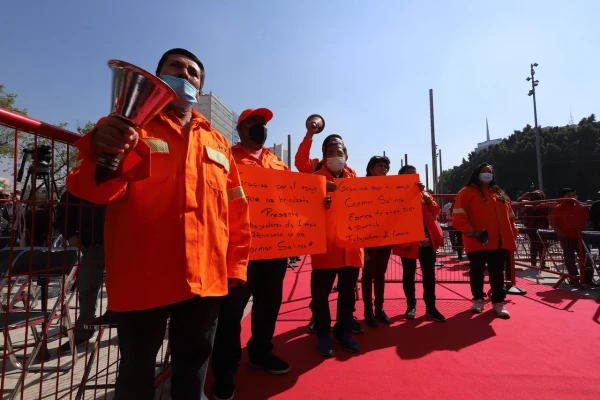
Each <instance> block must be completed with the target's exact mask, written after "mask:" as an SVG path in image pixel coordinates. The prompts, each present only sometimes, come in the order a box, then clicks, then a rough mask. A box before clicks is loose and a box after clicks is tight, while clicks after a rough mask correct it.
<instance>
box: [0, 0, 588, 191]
mask: <svg viewBox="0 0 600 400" xmlns="http://www.w3.org/2000/svg"><path fill="white" fill-rule="evenodd" d="M3 3H4V4H3V5H2V13H1V14H0V26H2V28H3V29H2V31H3V34H2V37H1V38H0V54H1V55H2V62H0V83H2V84H4V85H5V86H6V89H7V90H8V91H10V92H15V93H17V94H18V99H17V106H18V107H22V108H27V109H28V111H29V114H30V115H31V116H32V117H34V118H38V119H41V120H43V121H46V122H49V123H58V122H62V121H65V122H69V123H70V128H71V129H74V128H75V124H76V123H77V121H80V122H85V121H87V120H92V121H95V120H97V119H98V118H100V117H101V116H103V115H105V114H107V113H108V112H109V94H110V93H109V91H110V79H111V75H110V71H109V69H108V67H107V65H106V62H107V61H108V60H109V59H113V58H116V59H122V60H125V61H128V62H131V63H134V64H136V65H139V66H141V67H142V68H145V69H147V70H150V71H154V70H155V67H156V63H157V61H158V59H159V58H160V56H161V55H162V53H163V52H164V51H166V50H168V49H170V48H173V47H184V48H187V49H189V50H190V51H192V52H194V53H195V54H196V55H197V56H198V57H199V58H200V59H201V60H202V61H203V63H204V65H205V67H206V74H207V78H206V84H205V88H204V91H205V92H209V91H212V92H214V93H215V94H217V96H218V97H219V98H220V99H221V100H222V101H223V102H224V103H225V104H227V105H228V106H229V107H230V108H232V109H233V110H234V111H236V112H238V113H239V112H241V111H242V110H243V109H245V108H255V107H268V108H270V109H271V110H273V112H274V114H275V117H274V119H273V120H272V122H271V123H269V138H268V144H269V145H271V144H272V143H274V142H277V143H281V142H284V143H287V135H288V134H291V135H292V151H293V154H295V150H296V148H297V146H298V144H299V143H300V141H301V140H302V137H303V136H304V132H305V129H304V121H305V119H306V117H307V116H308V115H310V114H312V113H319V114H321V115H323V116H324V117H325V119H326V121H327V127H326V130H325V132H324V133H326V134H327V133H329V134H330V133H339V134H341V135H342V136H343V137H344V139H345V142H346V145H347V147H348V151H349V156H350V158H349V160H348V164H349V165H350V166H352V167H353V168H355V169H356V170H358V171H359V172H360V173H364V169H365V166H366V163H367V162H368V160H369V158H370V157H371V156H372V155H375V154H382V153H383V151H386V154H387V155H388V156H389V157H390V158H391V159H392V171H397V170H398V169H399V167H400V159H401V158H402V157H403V156H404V154H405V153H407V154H408V160H409V163H410V164H414V165H416V166H417V168H418V169H419V170H420V171H421V172H424V168H425V167H424V166H425V163H429V164H431V147H430V146H431V139H430V120H429V99H428V91H429V89H430V88H431V89H433V90H434V97H435V99H434V100H435V123H436V135H437V144H438V146H439V147H440V148H441V149H442V153H443V164H444V168H448V167H451V166H453V165H456V164H458V163H460V161H461V159H462V158H463V157H466V156H467V154H468V153H469V152H470V151H472V150H473V148H474V147H475V146H476V145H477V142H481V141H483V140H485V119H486V117H487V118H488V119H489V124H490V133H491V136H492V138H498V137H506V136H508V135H510V134H511V133H512V132H513V131H514V130H515V129H522V128H523V127H524V126H525V125H526V124H528V123H529V124H532V125H533V109H532V102H531V97H528V96H527V91H528V90H529V86H528V82H526V81H525V78H526V77H527V76H528V73H529V64H530V63H532V62H537V63H538V64H539V67H538V68H537V75H536V78H537V79H539V80H540V86H539V87H538V117H539V122H540V125H542V126H548V125H564V124H566V123H567V122H568V119H569V112H570V110H572V112H573V118H574V119H575V121H576V122H578V121H579V120H580V119H581V118H583V117H585V116H588V115H589V114H591V113H592V112H598V111H600V110H598V108H597V105H598V99H599V97H598V87H599V84H600V74H599V72H598V71H600V68H599V67H600V52H599V51H598V39H600V28H599V27H598V22H597V17H598V15H600V2H598V1H594V0H590V1H583V0H582V1H577V0H573V1H570V2H558V1H533V0H529V1H527V2H520V1H503V2H497V1H494V2H492V1H466V0H465V1H428V2H416V1H377V0H373V1H370V2H368V1H353V0H344V1H342V0H330V1H321V2H317V1H286V0H280V1H274V0H265V1H255V2H248V1H233V0H220V1H217V0H212V1H206V0H205V1H199V0H196V1H192V0H181V1H179V2H171V3H170V4H169V3H167V2H157V1H150V0H146V1H142V0H127V1H125V0H120V1H113V0H104V1H81V0H78V1H75V0H62V1H54V2H42V1H38V2H26V1H12V2H3ZM322 139H323V135H321V137H318V138H317V143H316V144H317V145H316V146H313V156H315V157H318V156H319V151H320V143H321V141H322ZM430 168H431V166H430ZM423 180H424V179H423Z"/></svg>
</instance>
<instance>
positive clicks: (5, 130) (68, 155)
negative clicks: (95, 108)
mask: <svg viewBox="0 0 600 400" xmlns="http://www.w3.org/2000/svg"><path fill="white" fill-rule="evenodd" d="M16 99H17V95H16V94H15V93H11V92H6V91H5V89H4V85H0V107H3V108H6V109H8V110H11V111H16V112H18V113H21V114H24V115H27V110H26V109H19V108H17V107H15V101H16ZM67 125H68V124H67V123H64V122H63V123H59V124H57V126H58V127H60V128H66V127H67ZM93 127H94V124H93V123H92V122H91V121H88V122H86V123H85V124H83V125H81V124H79V123H78V124H77V127H76V129H77V132H78V133H79V134H80V135H85V134H86V133H88V132H89V131H90V130H91V129H92V128H93ZM42 145H49V146H50V147H51V148H52V158H53V161H54V169H53V173H54V175H53V176H54V180H55V182H56V184H57V186H59V187H60V186H62V185H63V183H64V179H65V178H66V176H67V174H68V171H70V170H71V169H72V168H73V167H74V164H75V160H76V159H77V149H76V148H75V147H74V146H72V145H70V144H67V143H62V142H58V141H53V140H52V139H50V138H46V137H41V136H37V137H36V135H32V134H29V133H24V132H19V135H18V153H17V156H18V157H19V158H22V157H23V155H24V154H25V150H26V149H27V150H31V149H33V148H35V147H37V148H39V146H42ZM14 158H15V130H14V129H13V128H9V127H5V126H0V166H2V169H3V171H4V172H5V173H8V175H9V176H11V178H9V182H10V183H12V181H14V178H15V174H16V173H17V172H18V171H14ZM31 158H32V157H29V165H30V163H31ZM17 161H18V164H19V166H20V163H21V160H17ZM21 184H23V182H21ZM23 195H25V194H23Z"/></svg>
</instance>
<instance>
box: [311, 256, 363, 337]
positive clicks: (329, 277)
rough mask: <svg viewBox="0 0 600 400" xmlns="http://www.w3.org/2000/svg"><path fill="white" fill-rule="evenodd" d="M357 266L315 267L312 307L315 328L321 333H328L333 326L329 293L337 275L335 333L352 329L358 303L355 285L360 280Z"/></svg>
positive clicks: (312, 283)
mask: <svg viewBox="0 0 600 400" xmlns="http://www.w3.org/2000/svg"><path fill="white" fill-rule="evenodd" d="M359 269H360V268H357V267H343V268H332V269H313V270H312V273H311V276H310V292H311V296H312V302H311V305H310V307H311V309H312V312H313V319H314V321H315V329H316V331H317V334H319V335H327V334H328V332H329V330H330V328H331V313H330V312H329V293H331V289H332V288H333V282H334V281H335V277H336V276H337V281H338V284H337V287H338V299H337V316H336V320H337V321H336V323H335V326H334V327H333V331H334V333H341V332H344V331H350V324H351V322H352V312H353V311H354V305H355V303H356V296H355V293H354V285H355V284H356V281H357V280H358V274H359Z"/></svg>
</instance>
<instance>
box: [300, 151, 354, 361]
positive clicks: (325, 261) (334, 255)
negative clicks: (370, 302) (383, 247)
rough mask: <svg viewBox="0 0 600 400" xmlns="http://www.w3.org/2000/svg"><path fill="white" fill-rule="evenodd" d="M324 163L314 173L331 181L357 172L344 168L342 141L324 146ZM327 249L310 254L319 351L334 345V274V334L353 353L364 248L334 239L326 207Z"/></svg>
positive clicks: (326, 352) (328, 199) (332, 222)
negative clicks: (332, 298) (333, 301)
mask: <svg viewBox="0 0 600 400" xmlns="http://www.w3.org/2000/svg"><path fill="white" fill-rule="evenodd" d="M323 158H324V159H325V162H324V165H323V167H322V168H320V169H319V170H318V171H316V172H315V174H319V175H323V176H325V178H326V179H327V180H328V181H330V182H332V181H334V180H335V179H336V178H355V177H356V175H355V174H353V173H351V172H349V170H348V169H347V168H344V166H345V164H346V159H347V156H346V149H345V147H344V143H343V142H340V141H335V142H331V143H329V144H328V145H327V146H326V147H325V148H324V149H323ZM335 195H336V192H330V193H329V195H328V196H327V197H326V199H325V202H326V203H325V205H326V207H327V208H329V207H330V205H331V198H332V197H333V196H335ZM326 224H327V225H326V229H327V253H324V254H313V255H312V256H311V260H312V268H313V270H312V273H311V278H310V291H311V296H312V300H311V304H310V307H311V310H312V312H313V321H314V326H315V330H316V331H317V337H318V345H317V349H318V351H319V353H320V354H321V355H323V356H326V357H331V356H333V354H334V353H333V347H332V345H331V337H330V335H329V330H330V329H331V314H330V312H329V293H331V289H332V288H333V283H334V281H335V278H336V277H337V280H338V299H337V317H336V319H337V321H336V324H335V325H334V327H333V338H334V340H335V341H336V342H338V343H339V344H340V345H341V346H342V347H343V348H344V349H345V350H347V351H349V352H351V353H356V352H357V351H358V348H359V346H358V343H356V341H355V340H354V338H353V337H352V335H351V334H350V331H351V329H352V323H353V317H352V312H353V311H354V305H355V302H356V298H355V295H354V285H355V283H356V281H357V280H358V274H359V269H360V268H362V267H363V263H364V260H363V250H362V249H356V248H353V249H346V248H343V247H341V246H340V245H339V244H338V243H337V239H336V219H335V212H334V210H331V209H329V210H328V211H327V220H326Z"/></svg>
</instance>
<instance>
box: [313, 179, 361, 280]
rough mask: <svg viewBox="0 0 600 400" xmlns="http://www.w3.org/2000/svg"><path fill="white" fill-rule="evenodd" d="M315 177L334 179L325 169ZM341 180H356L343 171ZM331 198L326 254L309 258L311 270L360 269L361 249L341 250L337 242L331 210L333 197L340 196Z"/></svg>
mask: <svg viewBox="0 0 600 400" xmlns="http://www.w3.org/2000/svg"><path fill="white" fill-rule="evenodd" d="M315 174H317V175H323V176H324V177H325V179H327V180H328V181H331V182H334V181H335V178H334V177H333V175H332V174H331V172H329V170H328V169H327V168H326V167H323V168H321V169H319V170H318V171H317V172H315ZM342 178H356V174H353V173H351V172H349V171H348V170H346V169H345V170H344V173H343V175H342ZM327 195H328V196H331V199H332V206H331V208H330V209H329V210H327V213H326V220H325V224H326V225H325V229H326V231H327V253H324V254H312V255H311V256H310V258H311V262H312V268H313V269H333V268H343V267H358V268H362V267H363V266H364V263H365V257H364V252H363V249H360V248H343V247H341V246H340V244H339V243H338V240H337V232H336V223H337V222H336V216H335V210H334V209H333V199H334V197H335V196H340V194H338V193H337V192H329V193H327Z"/></svg>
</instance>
